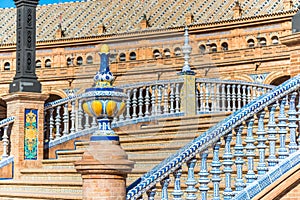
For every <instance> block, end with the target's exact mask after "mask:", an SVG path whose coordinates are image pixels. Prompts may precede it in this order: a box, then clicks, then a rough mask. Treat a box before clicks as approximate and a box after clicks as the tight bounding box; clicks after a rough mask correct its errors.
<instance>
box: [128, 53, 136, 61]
mask: <svg viewBox="0 0 300 200" xmlns="http://www.w3.org/2000/svg"><path fill="white" fill-rule="evenodd" d="M129 59H130V60H136V53H135V52H131V53H130V54H129Z"/></svg>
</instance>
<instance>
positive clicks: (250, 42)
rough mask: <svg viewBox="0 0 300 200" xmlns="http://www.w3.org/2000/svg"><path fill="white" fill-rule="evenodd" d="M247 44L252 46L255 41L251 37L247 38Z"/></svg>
mask: <svg viewBox="0 0 300 200" xmlns="http://www.w3.org/2000/svg"><path fill="white" fill-rule="evenodd" d="M247 44H248V47H254V45H255V42H254V40H253V39H249V40H248V41H247Z"/></svg>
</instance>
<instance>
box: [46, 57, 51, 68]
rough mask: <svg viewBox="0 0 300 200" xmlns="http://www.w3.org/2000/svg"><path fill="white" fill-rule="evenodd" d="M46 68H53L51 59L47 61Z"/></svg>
mask: <svg viewBox="0 0 300 200" xmlns="http://www.w3.org/2000/svg"><path fill="white" fill-rule="evenodd" d="M45 67H48V68H50V67H51V60H50V59H47V60H46V61H45Z"/></svg>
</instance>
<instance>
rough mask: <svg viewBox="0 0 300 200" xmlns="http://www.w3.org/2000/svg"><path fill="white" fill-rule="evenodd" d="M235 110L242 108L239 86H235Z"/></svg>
mask: <svg viewBox="0 0 300 200" xmlns="http://www.w3.org/2000/svg"><path fill="white" fill-rule="evenodd" d="M236 96H237V109H238V110H239V109H241V107H242V96H241V85H237V95H236Z"/></svg>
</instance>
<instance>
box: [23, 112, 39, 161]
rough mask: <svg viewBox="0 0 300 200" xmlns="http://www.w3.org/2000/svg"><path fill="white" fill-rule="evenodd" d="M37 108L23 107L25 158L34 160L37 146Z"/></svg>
mask: <svg viewBox="0 0 300 200" xmlns="http://www.w3.org/2000/svg"><path fill="white" fill-rule="evenodd" d="M37 112H38V110H34V109H25V121H24V123H25V124H24V125H25V126H24V127H25V129H24V130H25V136H24V153H25V160H36V159H37V148H38V138H37V133H38V127H37V121H38V115H37Z"/></svg>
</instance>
